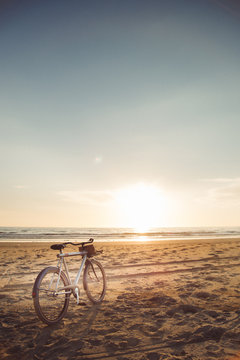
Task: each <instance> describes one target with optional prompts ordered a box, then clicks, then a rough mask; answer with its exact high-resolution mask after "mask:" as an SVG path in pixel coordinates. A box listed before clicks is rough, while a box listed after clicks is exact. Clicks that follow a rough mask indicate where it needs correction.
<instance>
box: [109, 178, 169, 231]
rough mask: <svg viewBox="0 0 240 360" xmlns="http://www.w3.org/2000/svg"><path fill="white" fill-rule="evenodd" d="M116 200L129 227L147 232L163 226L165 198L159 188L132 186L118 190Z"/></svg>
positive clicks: (144, 185)
mask: <svg viewBox="0 0 240 360" xmlns="http://www.w3.org/2000/svg"><path fill="white" fill-rule="evenodd" d="M115 200H116V202H117V206H118V208H119V210H120V211H121V214H122V218H124V222H125V224H126V226H127V227H131V228H134V229H135V230H136V231H137V232H146V231H148V230H149V229H150V228H152V227H158V226H161V225H162V221H163V212H164V208H165V197H164V194H163V191H161V190H160V189H159V188H158V187H156V186H154V185H148V184H144V183H139V184H135V185H131V186H128V187H126V188H123V189H120V190H118V191H117V192H116V199H115Z"/></svg>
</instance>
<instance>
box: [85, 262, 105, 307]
mask: <svg viewBox="0 0 240 360" xmlns="http://www.w3.org/2000/svg"><path fill="white" fill-rule="evenodd" d="M106 285H107V281H106V274H105V271H104V269H103V266H102V265H101V263H100V262H99V261H97V260H94V259H92V260H88V261H87V263H86V266H85V269H84V274H83V286H84V289H85V291H86V294H87V297H88V298H89V300H90V301H91V302H92V303H94V304H99V303H101V302H102V301H103V299H104V296H105V293H106Z"/></svg>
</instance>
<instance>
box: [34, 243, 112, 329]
mask: <svg viewBox="0 0 240 360" xmlns="http://www.w3.org/2000/svg"><path fill="white" fill-rule="evenodd" d="M93 241H94V240H93V239H90V240H89V241H86V242H82V243H79V244H74V243H71V242H67V243H63V244H54V245H52V246H51V249H53V250H59V251H60V253H59V254H58V255H57V257H58V264H57V266H56V267H53V266H49V267H47V268H45V269H43V270H42V271H41V272H40V273H39V274H38V276H37V278H36V280H35V283H34V286H33V291H32V297H33V303H34V308H35V311H36V313H37V315H38V317H39V319H40V320H42V321H43V322H44V323H46V324H48V325H51V324H56V323H57V322H58V321H60V320H61V319H62V318H63V317H64V316H65V314H66V312H67V309H68V305H69V299H70V295H71V294H73V295H74V297H75V298H76V301H77V303H78V304H79V295H80V287H79V285H78V282H79V279H80V276H81V273H82V271H83V268H84V266H85V268H84V272H83V288H84V290H85V291H86V294H87V296H88V298H89V300H90V301H91V302H92V303H94V304H99V303H101V302H102V301H103V299H104V296H105V293H106V275H105V272H104V269H103V267H102V265H101V264H100V262H99V261H97V260H95V259H90V258H92V257H93V256H95V255H97V254H98V253H101V252H102V251H96V250H95V248H94V246H93V244H92V242H93ZM67 245H74V246H76V245H77V246H80V247H79V251H77V252H70V253H63V249H64V248H65V247H66V246H67ZM77 255H81V256H82V262H81V265H80V268H79V270H78V273H77V275H76V278H75V280H74V282H73V283H72V282H71V279H70V276H69V271H68V267H67V262H66V260H65V258H66V257H68V256H77ZM63 267H64V269H65V272H64V271H63Z"/></svg>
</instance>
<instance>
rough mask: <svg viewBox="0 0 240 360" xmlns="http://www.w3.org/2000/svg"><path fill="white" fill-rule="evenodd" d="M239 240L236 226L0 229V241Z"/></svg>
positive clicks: (239, 234)
mask: <svg viewBox="0 0 240 360" xmlns="http://www.w3.org/2000/svg"><path fill="white" fill-rule="evenodd" d="M227 237H231V238H238V237H239V238H240V227H231V228H230V227H214V228H209V227H201V228H200V227H198V228H196V227H195V228H192V227H191V228H153V229H150V230H148V231H146V232H138V231H136V230H135V229H130V228H67V227H66V228H59V227H51V228H43V227H34V228H33V227H24V228H23V227H0V241H58V240H64V241H66V240H86V239H89V238H94V239H95V240H96V241H126V240H127V241H128V240H129V241H131V240H133V241H134V240H168V239H169V240H170V239H172V240H178V239H179V240H180V239H206V238H227Z"/></svg>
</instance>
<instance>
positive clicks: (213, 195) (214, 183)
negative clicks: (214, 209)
mask: <svg viewBox="0 0 240 360" xmlns="http://www.w3.org/2000/svg"><path fill="white" fill-rule="evenodd" d="M203 181H204V182H209V183H210V184H211V186H209V187H208V189H207V190H206V193H205V196H204V197H203V198H202V200H203V199H205V200H206V199H208V200H210V201H212V202H214V203H217V204H219V205H240V178H216V179H204V180H203Z"/></svg>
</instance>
